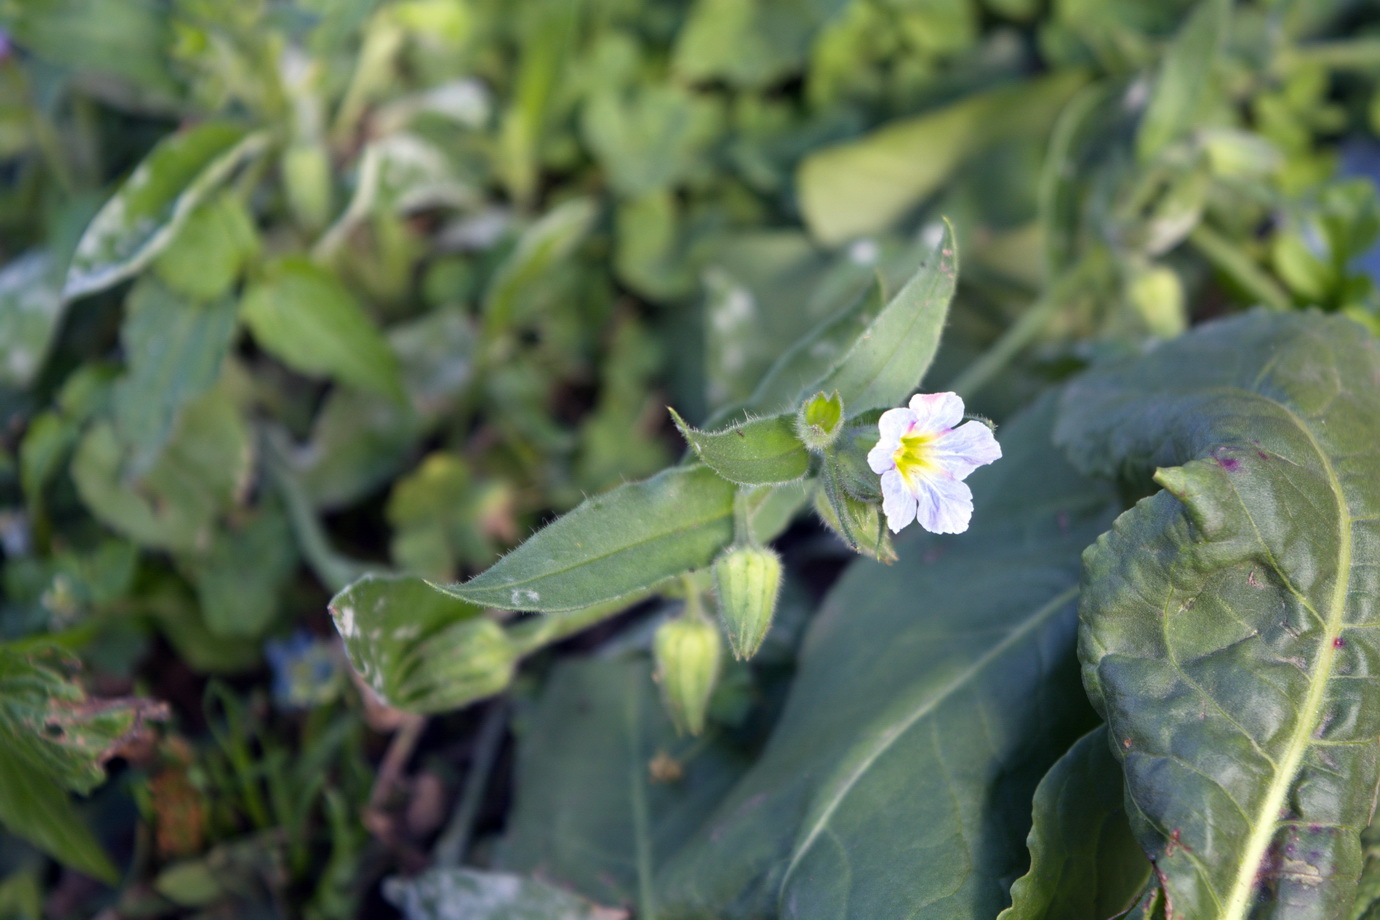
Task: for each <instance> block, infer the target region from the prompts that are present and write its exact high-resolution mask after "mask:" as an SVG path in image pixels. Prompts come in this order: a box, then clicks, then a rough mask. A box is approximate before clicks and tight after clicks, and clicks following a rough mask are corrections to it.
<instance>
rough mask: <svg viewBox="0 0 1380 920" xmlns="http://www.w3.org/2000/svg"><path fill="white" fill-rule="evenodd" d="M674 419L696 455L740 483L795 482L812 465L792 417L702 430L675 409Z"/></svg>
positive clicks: (732, 480) (753, 420)
mask: <svg viewBox="0 0 1380 920" xmlns="http://www.w3.org/2000/svg"><path fill="white" fill-rule="evenodd" d="M671 418H672V419H673V420H674V421H675V423H676V428H678V429H679V430H680V433H681V436H682V437H684V438H685V440H686V442H687V443H689V445H690V447H691V448H692V449H693V450H694V451H695V455H696V456H697V457H699V458H700V459H701V460H703V461H704V462H705V464H706V465H707V466H708V467H709V468H710V469H712V470H713V471H714V472H716V473H718V474H719V475H720V476H722V477H724V478H725V479H727V480H728V481H729V482H736V483H738V484H739V485H745V486H756V485H773V484H776V483H781V482H793V481H795V480H797V479H799V478H800V477H802V476H804V475H805V473H806V472H807V471H808V470H809V468H810V452H809V451H807V450H806V449H805V445H804V444H802V443H801V442H800V438H798V437H796V435H795V423H794V420H793V418H792V416H789V415H775V416H771V417H769V418H758V419H752V420H751V421H746V422H739V423H738V424H736V425H732V426H730V427H728V428H725V429H723V430H721V431H699V430H697V429H695V428H691V427H690V426H689V425H687V424H686V423H685V419H683V418H681V417H680V415H679V414H678V413H677V412H676V410H675V409H672V410H671Z"/></svg>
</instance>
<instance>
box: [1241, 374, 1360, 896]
mask: <svg viewBox="0 0 1380 920" xmlns="http://www.w3.org/2000/svg"><path fill="white" fill-rule="evenodd" d="M1272 402H1274V401H1273V400H1272ZM1275 405H1277V406H1279V408H1280V409H1281V410H1282V411H1283V412H1284V413H1285V414H1286V415H1287V416H1288V417H1289V420H1290V421H1291V422H1293V424H1294V425H1295V426H1296V427H1297V428H1298V430H1299V431H1301V432H1303V435H1304V437H1306V438H1307V439H1308V443H1309V445H1310V446H1311V447H1312V448H1313V450H1314V452H1315V453H1316V454H1317V456H1318V458H1319V459H1320V460H1321V461H1322V466H1323V470H1324V471H1325V472H1326V474H1327V484H1328V486H1329V487H1331V489H1332V495H1333V498H1334V499H1335V500H1336V503H1337V520H1338V527H1337V531H1338V543H1339V549H1338V553H1337V576H1336V580H1335V584H1334V585H1333V588H1332V599H1331V601H1330V603H1329V605H1328V612H1327V617H1326V619H1325V620H1324V628H1323V636H1322V651H1321V654H1319V655H1318V658H1317V661H1316V663H1315V665H1314V668H1313V672H1312V674H1310V675H1309V680H1310V684H1309V687H1308V696H1307V697H1306V698H1305V699H1304V709H1303V713H1304V715H1303V717H1302V718H1300V719H1299V721H1298V723H1297V724H1296V725H1295V727H1294V731H1293V733H1292V734H1291V736H1290V738H1289V745H1288V747H1287V748H1286V749H1285V756H1284V757H1283V759H1281V761H1280V762H1279V768H1278V769H1277V770H1276V771H1275V777H1274V779H1273V780H1272V781H1271V782H1270V786H1269V789H1268V790H1267V791H1266V794H1265V797H1264V798H1263V799H1262V800H1261V805H1260V808H1259V809H1258V811H1257V814H1258V815H1259V816H1260V817H1261V820H1260V821H1259V822H1257V823H1256V825H1255V827H1254V829H1252V831H1251V834H1250V837H1249V838H1247V841H1246V847H1245V849H1244V858H1243V859H1242V860H1241V861H1240V863H1239V864H1238V867H1237V875H1236V879H1235V881H1234V882H1233V884H1232V888H1231V893H1230V894H1229V896H1228V898H1227V905H1226V911H1225V913H1224V914H1223V920H1246V918H1247V916H1248V915H1249V912H1250V910H1251V908H1252V906H1253V904H1254V900H1255V899H1254V891H1255V887H1256V880H1257V878H1258V870H1259V867H1260V865H1261V863H1262V861H1263V860H1264V856H1265V852H1266V850H1267V849H1268V848H1269V846H1270V844H1271V842H1272V841H1273V840H1274V835H1275V825H1276V819H1275V818H1274V817H1273V816H1276V815H1278V814H1280V810H1281V808H1283V806H1284V803H1285V799H1286V797H1287V796H1288V794H1289V790H1290V789H1292V788H1293V786H1294V783H1295V781H1296V780H1297V779H1298V772H1299V769H1300V767H1301V766H1302V764H1303V758H1304V755H1305V754H1306V753H1307V751H1308V748H1309V747H1310V746H1311V745H1310V739H1312V737H1313V734H1314V732H1316V731H1317V729H1318V724H1319V718H1320V717H1321V713H1322V702H1323V696H1324V694H1325V693H1326V691H1327V686H1328V683H1329V682H1330V680H1331V677H1332V666H1333V662H1334V660H1335V659H1336V655H1337V650H1336V646H1335V643H1334V640H1335V639H1336V638H1337V637H1338V636H1339V635H1340V634H1341V624H1342V618H1343V614H1344V613H1345V611H1346V597H1347V593H1348V592H1349V591H1350V589H1351V543H1352V535H1351V531H1352V526H1351V525H1352V520H1351V513H1350V509H1349V508H1348V507H1347V503H1346V496H1345V495H1344V494H1343V493H1342V487H1341V482H1340V480H1338V478H1337V472H1336V470H1335V469H1333V466H1332V461H1331V459H1330V458H1329V457H1328V455H1327V452H1326V451H1325V450H1323V447H1322V445H1321V444H1319V443H1318V439H1317V438H1316V437H1314V436H1313V432H1312V430H1311V429H1309V428H1308V426H1307V425H1305V424H1304V420H1303V419H1302V418H1300V417H1299V415H1298V414H1297V413H1295V412H1294V411H1293V410H1292V409H1290V408H1289V407H1288V406H1286V405H1284V404H1283V403H1279V402H1275ZM1281 574H1284V573H1281Z"/></svg>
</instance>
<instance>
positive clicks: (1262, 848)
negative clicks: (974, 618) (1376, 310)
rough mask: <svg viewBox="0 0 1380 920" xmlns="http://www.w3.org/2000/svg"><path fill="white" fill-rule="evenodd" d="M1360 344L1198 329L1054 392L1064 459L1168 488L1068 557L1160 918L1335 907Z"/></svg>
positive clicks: (1351, 728)
mask: <svg viewBox="0 0 1380 920" xmlns="http://www.w3.org/2000/svg"><path fill="white" fill-rule="evenodd" d="M1377 382H1380V348H1377V345H1376V342H1375V341H1374V339H1372V338H1370V337H1369V336H1368V335H1367V334H1366V333H1365V332H1364V331H1363V330H1362V329H1361V328H1360V327H1359V326H1356V325H1354V324H1353V323H1351V322H1350V321H1348V320H1345V319H1341V318H1338V317H1324V316H1322V315H1321V314H1316V313H1313V314H1285V315H1267V314H1264V313H1253V314H1249V315H1246V316H1240V317H1236V318H1233V319H1230V320H1226V321H1222V322H1217V323H1213V324H1211V325H1205V326H1202V327H1199V328H1198V329H1197V330H1196V331H1194V332H1193V333H1190V334H1189V335H1187V336H1184V337H1182V338H1180V339H1177V340H1175V341H1173V342H1170V343H1167V344H1165V345H1163V346H1161V347H1160V348H1158V349H1156V350H1154V351H1152V352H1150V353H1149V354H1147V355H1145V356H1144V357H1142V358H1139V359H1138V360H1134V361H1131V362H1127V363H1123V364H1120V365H1115V366H1110V367H1107V368H1104V369H1100V370H1095V371H1093V372H1091V373H1089V374H1087V375H1086V376H1084V377H1082V378H1079V380H1077V381H1076V382H1075V383H1074V384H1072V385H1071V386H1070V387H1069V389H1068V390H1067V391H1066V393H1065V396H1064V400H1063V413H1062V417H1061V420H1060V423H1059V426H1058V429H1057V431H1056V436H1057V437H1058V439H1059V440H1061V441H1062V442H1063V443H1064V444H1065V445H1067V447H1068V449H1069V450H1070V452H1071V453H1072V455H1073V456H1074V458H1075V459H1077V460H1078V461H1080V462H1081V463H1082V464H1083V465H1085V466H1086V467H1088V468H1092V469H1099V470H1102V471H1104V472H1109V473H1110V472H1117V471H1126V470H1130V471H1145V472H1148V471H1150V470H1155V473H1154V478H1155V480H1156V481H1157V482H1158V483H1159V484H1160V485H1161V486H1163V487H1164V491H1161V492H1158V493H1157V494H1155V495H1152V496H1151V497H1149V498H1147V499H1144V500H1142V501H1141V502H1139V503H1138V504H1137V505H1136V506H1135V507H1134V508H1133V509H1132V510H1130V511H1128V512H1126V513H1125V514H1123V515H1122V516H1121V517H1120V518H1118V519H1117V521H1116V523H1115V525H1114V526H1113V528H1112V530H1111V531H1110V532H1109V533H1107V534H1105V535H1103V536H1102V537H1101V538H1100V539H1099V540H1098V541H1097V543H1096V545H1095V546H1093V547H1092V548H1090V549H1089V550H1088V552H1087V553H1086V554H1085V555H1084V576H1083V584H1084V590H1083V598H1082V603H1081V618H1082V627H1081V635H1080V657H1081V659H1082V663H1083V676H1084V683H1085V685H1086V686H1087V688H1088V692H1089V694H1090V696H1091V697H1092V699H1093V701H1094V703H1095V704H1096V705H1097V707H1098V708H1099V709H1100V710H1101V711H1102V712H1103V713H1104V714H1105V716H1106V719H1107V722H1108V726H1109V729H1110V732H1111V735H1112V737H1113V738H1114V739H1115V741H1116V743H1115V744H1114V745H1113V749H1114V751H1115V752H1116V754H1117V756H1118V758H1119V759H1120V760H1121V763H1122V767H1123V770H1124V771H1125V774H1126V788H1127V799H1128V804H1129V806H1130V807H1129V808H1128V811H1129V812H1130V814H1131V820H1132V826H1133V827H1134V829H1135V831H1136V835H1137V837H1138V839H1139V840H1140V843H1141V846H1142V847H1143V848H1144V849H1145V850H1146V852H1147V853H1148V854H1149V855H1150V857H1151V858H1152V859H1153V860H1154V862H1155V867H1156V873H1157V875H1158V877H1159V879H1160V881H1161V884H1162V886H1163V888H1164V891H1165V903H1166V904H1167V905H1168V911H1167V915H1168V916H1169V917H1170V918H1171V920H1173V918H1201V917H1211V918H1214V920H1245V918H1247V917H1250V918H1253V920H1263V918H1279V920H1284V918H1295V917H1340V916H1343V915H1344V913H1345V911H1346V910H1347V908H1348V907H1349V906H1350V905H1351V904H1352V902H1353V900H1354V898H1355V895H1356V883H1357V877H1358V875H1359V874H1360V871H1361V867H1362V865H1361V864H1362V852H1361V845H1360V832H1361V830H1362V829H1363V828H1364V827H1365V826H1366V825H1367V824H1368V823H1369V821H1370V818H1371V811H1372V809H1373V807H1374V804H1375V789H1376V785H1377V782H1380V748H1377V744H1376V738H1377V737H1380V682H1377V679H1376V678H1375V676H1374V674H1375V668H1374V662H1375V661H1376V660H1377V656H1380V639H1377V632H1378V631H1377V627H1380V606H1377V603H1376V598H1380V451H1377V450H1376V446H1375V445H1376V441H1377V438H1380V386H1377Z"/></svg>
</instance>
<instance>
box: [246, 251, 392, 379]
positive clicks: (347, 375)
mask: <svg viewBox="0 0 1380 920" xmlns="http://www.w3.org/2000/svg"><path fill="white" fill-rule="evenodd" d="M241 312H242V315H243V316H244V321H245V323H246V324H248V326H249V329H250V331H251V332H253V334H254V340H255V341H256V342H258V343H259V345H260V346H262V347H263V349H264V350H265V351H267V352H268V353H269V354H271V355H273V356H274V357H277V358H279V359H281V360H282V361H283V363H285V364H287V365H288V366H289V367H292V368H293V369H295V370H298V371H301V372H302V373H304V374H313V375H322V376H328V377H334V378H336V379H337V380H341V381H343V382H345V383H349V384H352V385H354V386H356V387H359V388H360V389H364V390H369V391H371V392H374V393H379V394H381V395H384V396H390V397H394V398H398V399H401V398H402V383H401V381H400V378H399V376H398V361H397V358H396V357H395V356H394V354H393V351H392V349H391V348H389V347H388V342H387V341H386V340H385V339H384V337H383V336H382V335H381V334H380V333H379V331H378V329H377V328H375V326H374V324H373V322H371V321H370V319H369V317H368V315H367V314H365V312H364V308H363V307H361V306H360V304H359V301H357V300H355V298H354V296H353V295H352V294H351V293H350V291H349V289H347V288H346V287H345V285H344V284H342V283H341V282H340V279H338V278H337V277H336V276H335V275H333V274H331V273H330V272H328V271H326V270H325V269H322V268H320V267H319V266H317V265H316V264H314V263H312V262H310V261H308V260H307V259H304V258H300V257H292V258H286V259H281V260H279V261H278V262H276V263H274V264H273V265H271V266H269V268H268V269H267V270H266V271H265V274H264V278H263V280H261V281H259V282H258V283H257V284H255V285H254V286H253V287H252V288H251V289H250V290H249V291H248V292H247V293H246V294H245V295H244V302H243V304H242V305H241Z"/></svg>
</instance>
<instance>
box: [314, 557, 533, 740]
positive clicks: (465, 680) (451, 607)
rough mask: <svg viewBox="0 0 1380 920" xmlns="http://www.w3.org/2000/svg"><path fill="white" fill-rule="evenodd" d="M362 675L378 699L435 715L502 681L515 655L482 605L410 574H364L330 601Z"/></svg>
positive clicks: (479, 695)
mask: <svg viewBox="0 0 1380 920" xmlns="http://www.w3.org/2000/svg"><path fill="white" fill-rule="evenodd" d="M331 616H332V617H334V619H335V628H336V630H337V631H338V632H339V633H340V638H341V639H343V640H344V642H345V650H346V652H347V653H348V654H349V656H350V664H352V665H353V666H354V668H355V670H356V671H358V672H359V674H360V676H361V677H363V678H364V679H365V681H367V682H368V684H369V686H370V687H372V688H373V689H374V692H376V693H377V694H378V695H379V697H380V698H381V699H383V700H384V702H386V703H388V704H389V705H390V706H395V707H397V708H399V709H404V710H407V711H409V712H440V711H442V710H446V709H455V708H456V707H459V706H463V705H465V704H466V703H470V702H473V701H474V700H477V699H481V698H483V697H486V696H491V695H493V694H495V693H498V692H499V691H501V690H503V689H505V688H506V687H507V686H508V683H509V681H510V680H511V679H512V676H513V667H514V665H515V664H516V663H517V657H518V652H517V649H516V647H515V646H514V645H513V643H512V642H511V641H510V640H509V639H508V638H507V637H506V636H505V635H504V633H503V629H502V627H500V626H499V625H498V624H497V623H495V622H494V621H493V620H490V619H489V618H487V617H485V616H484V611H483V609H482V608H480V607H478V606H476V605H474V604H471V603H467V602H466V601H463V600H459V599H457V598H454V597H451V596H450V595H449V594H446V593H444V592H442V591H439V590H437V589H436V587H435V586H433V585H431V584H430V583H428V582H426V581H423V580H422V579H420V578H416V577H413V576H410V575H404V576H383V575H366V576H365V577H363V578H361V579H359V580H358V581H356V582H354V583H353V584H352V585H350V586H349V587H348V588H346V589H345V590H343V591H341V592H340V593H339V594H337V595H336V596H335V597H333V598H332V599H331Z"/></svg>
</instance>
